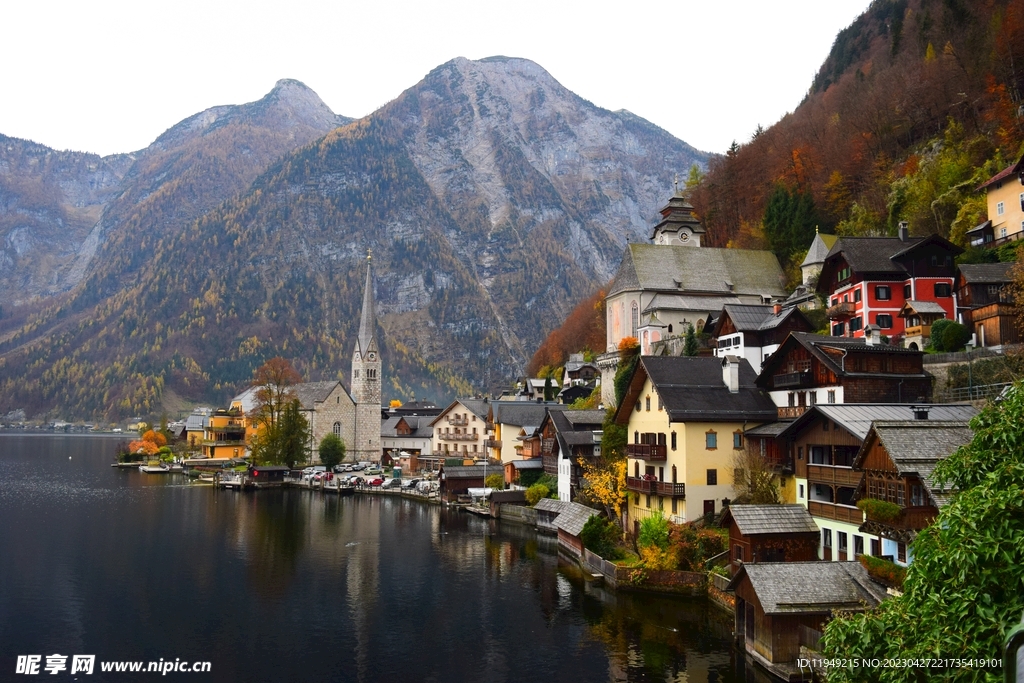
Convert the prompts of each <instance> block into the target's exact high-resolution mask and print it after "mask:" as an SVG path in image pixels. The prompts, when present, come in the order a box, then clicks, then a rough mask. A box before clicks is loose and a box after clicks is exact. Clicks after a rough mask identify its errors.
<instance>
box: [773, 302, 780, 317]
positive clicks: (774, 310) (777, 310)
mask: <svg viewBox="0 0 1024 683" xmlns="http://www.w3.org/2000/svg"><path fill="white" fill-rule="evenodd" d="M772 311H773V312H774V313H775V315H778V314H779V313H782V304H775V305H774V306H772Z"/></svg>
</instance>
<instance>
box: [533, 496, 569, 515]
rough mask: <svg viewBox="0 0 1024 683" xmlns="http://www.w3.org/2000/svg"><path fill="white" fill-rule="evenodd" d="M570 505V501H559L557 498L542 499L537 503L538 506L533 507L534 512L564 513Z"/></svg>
mask: <svg viewBox="0 0 1024 683" xmlns="http://www.w3.org/2000/svg"><path fill="white" fill-rule="evenodd" d="M568 505H569V501H566V500H558V499H556V498H541V499H540V500H538V501H537V504H536V505H534V506H533V509H534V510H541V511H543V512H555V513H559V512H562V510H564V509H565V508H566V507H567V506H568Z"/></svg>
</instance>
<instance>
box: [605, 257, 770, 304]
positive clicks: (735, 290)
mask: <svg viewBox="0 0 1024 683" xmlns="http://www.w3.org/2000/svg"><path fill="white" fill-rule="evenodd" d="M784 282H785V275H784V274H783V272H782V267H781V266H780V265H779V260H778V259H777V258H776V257H775V255H774V254H772V253H771V252H770V251H755V250H751V249H716V248H712V247H687V246H669V245H660V244H629V245H627V246H626V251H625V254H624V255H623V257H622V262H621V263H620V264H619V269H618V271H617V272H616V274H615V279H614V280H613V281H612V286H611V288H610V289H609V291H608V296H613V295H615V294H618V293H619V292H623V291H627V290H636V289H643V290H648V291H658V292H665V293H678V294H691V293H706V294H718V295H720V296H726V297H731V296H735V295H738V294H748V295H761V296H772V297H784V296H786V294H787V293H788V292H786V290H785V288H784V287H783V283H784Z"/></svg>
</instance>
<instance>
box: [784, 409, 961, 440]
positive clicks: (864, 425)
mask: <svg viewBox="0 0 1024 683" xmlns="http://www.w3.org/2000/svg"><path fill="white" fill-rule="evenodd" d="M915 408H917V409H920V408H927V409H928V420H927V421H926V420H920V422H921V423H922V424H925V423H927V422H932V421H933V420H934V421H936V422H943V421H947V420H953V421H957V422H967V421H969V420H970V419H971V418H972V417H974V416H975V415H977V414H978V409H977V408H975V407H974V406H972V405H970V404H968V403H941V404H923V403H907V404H898V403H836V404H828V403H819V404H818V405H816V406H813V407H811V408H809V409H808V410H807V412H805V413H804V414H803V415H801V416H800V417H798V418H797V419H796V420H794V421H793V422H792V423H791V424H790V426H789V427H787V428H786V429H785V430H783V433H785V434H787V435H792V434H796V433H797V432H798V431H799V430H800V429H802V428H803V426H804V425H806V424H807V423H809V422H810V421H812V420H814V419H815V418H817V417H818V416H821V415H824V416H825V417H827V418H828V419H830V420H832V421H833V422H834V423H836V424H837V425H839V426H840V427H842V428H843V429H845V430H846V431H848V432H850V433H851V434H853V435H854V436H856V437H857V438H858V439H860V440H861V441H863V440H864V439H865V438H867V435H868V432H869V431H870V430H871V423H872V422H875V421H876V420H878V421H895V420H898V421H909V420H913V419H914V409H915Z"/></svg>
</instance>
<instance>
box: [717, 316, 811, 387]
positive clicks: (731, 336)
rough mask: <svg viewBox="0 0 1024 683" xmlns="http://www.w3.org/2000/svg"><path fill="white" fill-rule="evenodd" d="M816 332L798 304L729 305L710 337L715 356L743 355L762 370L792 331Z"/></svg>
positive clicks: (755, 368) (756, 367)
mask: <svg viewBox="0 0 1024 683" xmlns="http://www.w3.org/2000/svg"><path fill="white" fill-rule="evenodd" d="M813 331H814V328H813V326H812V325H811V323H810V321H809V320H807V317H806V316H805V315H804V314H803V313H802V312H801V311H800V309H799V308H796V307H795V306H788V307H785V308H783V307H782V305H781V304H775V305H774V306H758V305H744V304H726V305H725V307H724V308H723V309H722V313H721V315H719V316H718V317H717V318H715V321H714V327H713V328H712V329H711V337H712V339H714V342H715V343H714V346H715V356H717V357H719V358H724V357H725V356H727V355H728V356H741V357H742V358H746V359H747V361H748V362H749V363H750V367H752V368H754V372H757V373H759V372H761V365H762V364H763V363H764V360H765V358H767V357H769V356H770V355H772V354H773V353H775V352H776V351H777V350H778V348H779V346H780V345H781V344H782V342H784V341H785V340H786V337H788V336H789V333H790V332H813Z"/></svg>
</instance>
